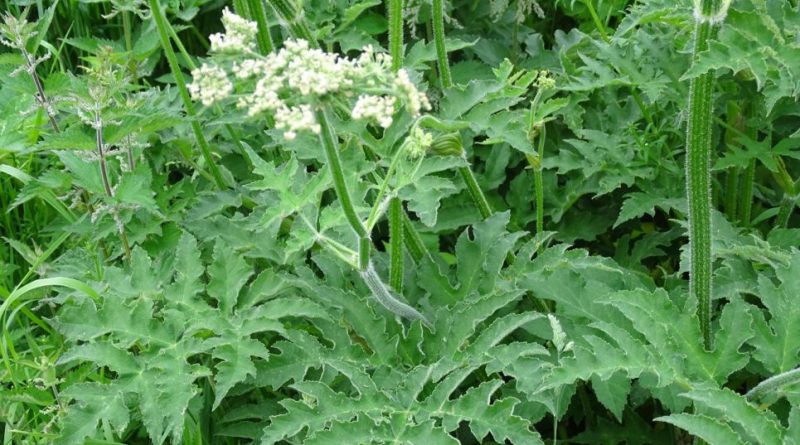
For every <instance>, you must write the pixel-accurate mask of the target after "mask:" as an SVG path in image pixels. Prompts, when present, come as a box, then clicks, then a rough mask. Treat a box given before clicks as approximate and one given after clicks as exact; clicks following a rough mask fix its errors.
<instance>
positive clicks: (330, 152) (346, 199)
mask: <svg viewBox="0 0 800 445" xmlns="http://www.w3.org/2000/svg"><path fill="white" fill-rule="evenodd" d="M316 118H317V123H319V126H320V132H319V140H320V143H321V144H322V148H323V149H324V150H325V160H326V161H327V164H328V168H329V169H330V172H331V177H332V178H333V189H334V190H335V191H336V197H337V198H339V202H340V203H341V205H342V209H343V210H344V215H345V218H347V222H348V224H350V228H352V229H353V232H355V234H356V237H358V267H359V271H362V272H363V271H365V270H366V269H367V267H368V266H369V262H370V249H371V247H372V242H371V241H370V238H369V232H367V228H366V227H365V226H364V223H362V222H361V219H360V218H359V217H358V214H357V213H356V209H355V206H353V200H352V199H351V198H350V191H349V190H348V189H347V182H346V181H345V177H344V170H343V169H342V161H341V159H340V158H339V144H338V143H337V137H336V134H335V133H334V130H333V127H332V126H331V124H330V121H329V119H328V114H327V111H326V110H324V109H319V110H317V111H316Z"/></svg>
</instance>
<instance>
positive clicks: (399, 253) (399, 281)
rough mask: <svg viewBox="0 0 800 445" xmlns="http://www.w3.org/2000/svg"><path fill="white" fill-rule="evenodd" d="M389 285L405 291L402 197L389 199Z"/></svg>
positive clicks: (399, 291) (396, 290)
mask: <svg viewBox="0 0 800 445" xmlns="http://www.w3.org/2000/svg"><path fill="white" fill-rule="evenodd" d="M389 258H390V261H389V265H390V268H389V286H391V287H392V289H394V290H395V292H397V293H400V294H402V293H403V266H404V265H403V203H402V202H401V201H400V198H397V197H395V198H392V200H391V201H389Z"/></svg>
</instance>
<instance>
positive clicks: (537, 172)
mask: <svg viewBox="0 0 800 445" xmlns="http://www.w3.org/2000/svg"><path fill="white" fill-rule="evenodd" d="M546 128H547V127H545V126H544V125H542V126H541V129H540V130H539V147H538V159H537V160H536V166H535V168H534V169H533V182H534V187H535V188H536V190H535V193H536V233H537V234H539V235H541V234H542V232H544V184H543V183H544V181H543V180H542V161H543V160H544V141H545V138H546Z"/></svg>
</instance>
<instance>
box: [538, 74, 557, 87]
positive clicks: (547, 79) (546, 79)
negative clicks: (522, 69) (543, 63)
mask: <svg viewBox="0 0 800 445" xmlns="http://www.w3.org/2000/svg"><path fill="white" fill-rule="evenodd" d="M536 86H537V87H538V88H539V89H542V90H552V89H553V88H555V87H556V80H555V79H554V78H553V76H552V75H550V72H549V71H545V70H542V71H539V74H538V75H537V77H536Z"/></svg>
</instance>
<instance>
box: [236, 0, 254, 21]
mask: <svg viewBox="0 0 800 445" xmlns="http://www.w3.org/2000/svg"><path fill="white" fill-rule="evenodd" d="M233 12H235V13H236V15H238V16H241V17H244V18H246V19H248V20H249V19H250V9H248V7H247V3H245V0H233Z"/></svg>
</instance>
